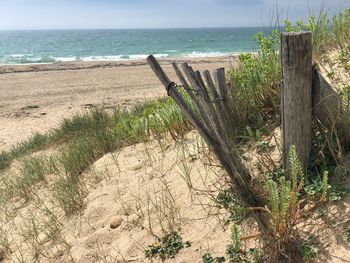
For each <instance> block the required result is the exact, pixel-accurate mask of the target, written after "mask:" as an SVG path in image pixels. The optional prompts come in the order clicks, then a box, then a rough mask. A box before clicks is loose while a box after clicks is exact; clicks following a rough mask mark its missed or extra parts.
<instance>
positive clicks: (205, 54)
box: [183, 51, 239, 58]
mask: <svg viewBox="0 0 350 263" xmlns="http://www.w3.org/2000/svg"><path fill="white" fill-rule="evenodd" d="M237 54H239V53H238V52H237V53H235V52H227V53H223V52H214V51H210V52H198V51H194V52H191V53H187V54H184V55H183V56H184V57H187V58H208V57H209V58H211V57H224V56H230V55H237Z"/></svg>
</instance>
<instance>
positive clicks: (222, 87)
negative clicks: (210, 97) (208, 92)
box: [214, 68, 231, 130]
mask: <svg viewBox="0 0 350 263" xmlns="http://www.w3.org/2000/svg"><path fill="white" fill-rule="evenodd" d="M214 80H215V87H216V90H217V92H218V94H219V96H220V98H221V100H220V102H221V105H222V106H221V107H222V108H223V119H224V120H225V121H224V123H225V127H226V128H225V129H226V130H229V129H230V127H231V125H230V124H231V120H230V117H229V111H228V97H227V85H226V76H225V69H224V68H218V69H216V70H215V71H214Z"/></svg>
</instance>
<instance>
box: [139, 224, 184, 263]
mask: <svg viewBox="0 0 350 263" xmlns="http://www.w3.org/2000/svg"><path fill="white" fill-rule="evenodd" d="M189 246H191V243H190V242H189V241H186V242H183V240H182V237H181V236H180V235H179V234H178V233H177V232H175V231H172V232H170V233H169V234H167V235H165V236H164V237H162V238H158V240H157V242H155V243H154V244H152V245H150V246H148V249H146V250H145V256H146V257H147V258H153V257H157V256H159V257H160V258H161V259H162V260H165V259H167V258H174V257H175V256H176V255H177V254H178V253H179V251H180V250H181V249H183V248H185V247H189Z"/></svg>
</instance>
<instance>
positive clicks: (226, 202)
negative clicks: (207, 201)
mask: <svg viewBox="0 0 350 263" xmlns="http://www.w3.org/2000/svg"><path fill="white" fill-rule="evenodd" d="M215 201H216V203H218V204H219V205H220V206H222V207H223V208H225V209H226V210H227V211H228V212H229V213H230V216H229V220H230V221H231V222H239V221H241V220H242V219H243V218H244V216H245V211H246V210H245V209H244V208H243V207H242V206H241V204H240V202H239V201H238V199H237V197H236V196H235V193H234V191H233V189H232V188H227V189H225V190H223V191H220V192H219V193H218V195H217V197H216V200H215Z"/></svg>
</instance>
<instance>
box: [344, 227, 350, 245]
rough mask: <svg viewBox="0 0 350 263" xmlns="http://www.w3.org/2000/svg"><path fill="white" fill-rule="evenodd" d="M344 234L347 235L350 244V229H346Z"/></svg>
mask: <svg viewBox="0 0 350 263" xmlns="http://www.w3.org/2000/svg"><path fill="white" fill-rule="evenodd" d="M344 234H345V237H346V240H347V241H348V242H350V228H348V229H346V230H345V231H344Z"/></svg>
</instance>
